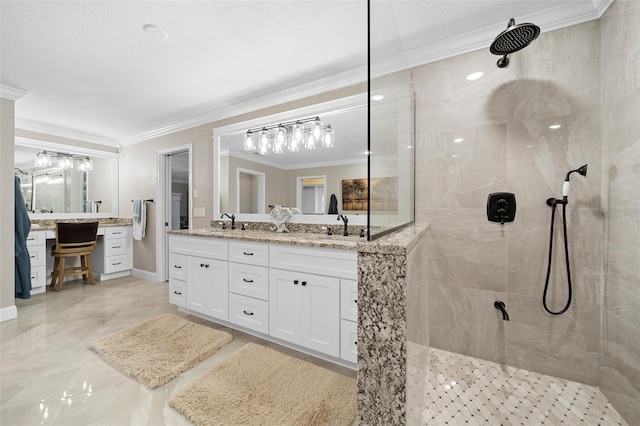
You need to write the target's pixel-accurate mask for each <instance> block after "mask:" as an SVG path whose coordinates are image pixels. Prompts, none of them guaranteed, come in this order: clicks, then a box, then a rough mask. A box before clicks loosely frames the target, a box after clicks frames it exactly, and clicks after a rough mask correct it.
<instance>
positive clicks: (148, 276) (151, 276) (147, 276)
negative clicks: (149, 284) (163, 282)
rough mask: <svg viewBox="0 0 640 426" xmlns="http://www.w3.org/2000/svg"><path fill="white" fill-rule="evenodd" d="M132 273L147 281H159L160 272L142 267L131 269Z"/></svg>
mask: <svg viewBox="0 0 640 426" xmlns="http://www.w3.org/2000/svg"><path fill="white" fill-rule="evenodd" d="M131 275H132V276H134V277H136V278H142V279H144V280H147V281H153V282H154V283H155V282H157V281H158V278H157V277H158V274H156V273H155V272H149V271H145V270H142V269H136V268H133V269H132V270H131Z"/></svg>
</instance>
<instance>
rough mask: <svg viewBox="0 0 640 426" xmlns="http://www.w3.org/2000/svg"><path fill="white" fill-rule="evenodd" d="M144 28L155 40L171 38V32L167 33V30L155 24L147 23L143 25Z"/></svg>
mask: <svg viewBox="0 0 640 426" xmlns="http://www.w3.org/2000/svg"><path fill="white" fill-rule="evenodd" d="M142 29H143V30H144V32H145V33H147V34H149V35H150V36H151V38H153V39H154V40H166V39H168V38H169V34H167V32H166V31H165V30H163V29H162V28H160V27H157V26H155V25H151V24H145V25H143V26H142Z"/></svg>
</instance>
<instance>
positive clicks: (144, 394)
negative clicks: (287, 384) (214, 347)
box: [0, 277, 356, 426]
mask: <svg viewBox="0 0 640 426" xmlns="http://www.w3.org/2000/svg"><path fill="white" fill-rule="evenodd" d="M168 294H169V291H168V288H167V283H154V282H149V281H145V280H142V279H138V278H134V277H127V278H120V279H116V280H110V281H103V282H98V284H97V285H95V286H92V285H87V284H83V283H82V281H77V282H70V283H66V282H65V285H64V289H63V291H61V292H59V293H58V292H47V293H44V294H40V295H36V296H33V297H32V298H31V299H29V300H19V299H18V300H16V305H17V307H18V318H17V319H15V320H10V321H5V322H2V323H0V424H1V425H2V426H11V425H16V426H31V425H65V426H72V425H118V426H119V425H136V426H138V425H153V426H160V425H171V426H180V425H189V424H191V423H190V422H189V421H188V420H187V419H186V418H185V417H183V416H182V415H181V414H180V413H178V412H177V411H175V410H174V409H173V408H171V407H169V405H168V404H167V401H168V399H169V397H170V396H171V395H172V394H173V393H174V392H175V391H176V390H178V389H181V388H183V387H184V386H186V385H188V384H189V383H190V382H191V381H192V380H194V379H195V378H197V377H199V376H200V375H202V374H204V373H205V372H206V371H208V370H209V369H210V368H212V367H213V366H215V365H216V364H217V363H218V362H220V361H221V360H222V359H224V358H225V357H227V356H228V355H230V354H231V353H233V352H234V351H235V350H237V349H239V348H240V347H242V346H243V345H244V344H246V343H249V342H257V343H260V344H263V345H265V346H269V347H277V349H278V350H280V351H281V352H283V353H286V354H288V355H291V356H295V357H297V358H300V359H304V360H306V361H309V362H312V363H314V364H316V365H320V366H323V367H325V368H328V369H330V370H332V371H336V372H339V373H342V374H345V375H348V376H350V377H355V376H356V373H355V371H352V370H349V369H346V368H343V367H340V366H337V365H334V364H332V363H329V362H326V361H323V360H319V359H317V358H313V357H311V356H308V355H305V354H301V353H299V352H296V351H293V350H289V349H287V348H284V347H282V346H279V345H275V344H272V343H270V342H266V341H263V340H261V339H258V338H256V337H254V336H251V335H247V334H245V333H241V332H238V331H235V330H231V329H229V328H227V327H222V326H219V325H216V324H213V323H210V322H208V321H205V320H202V319H200V318H197V317H194V316H191V315H187V314H184V313H181V312H179V311H178V310H177V308H176V307H175V306H174V305H171V304H169V301H168ZM167 312H172V313H175V314H176V315H180V316H183V317H185V318H188V319H189V320H191V321H194V322H198V323H200V324H207V325H209V326H211V327H214V328H219V329H223V330H225V331H228V332H230V333H231V334H232V335H233V336H234V340H233V341H232V342H231V343H229V344H228V345H226V346H224V347H223V348H222V349H220V350H219V351H218V352H217V353H216V354H214V355H213V356H211V357H210V358H208V359H206V360H205V361H203V362H201V363H200V364H198V365H197V366H195V367H194V368H192V369H191V370H188V371H186V372H184V373H182V374H181V375H180V376H179V377H178V378H176V379H175V380H173V381H171V382H169V383H168V384H166V385H164V386H161V387H159V388H156V389H154V390H149V389H147V388H146V387H144V386H142V385H140V384H138V383H137V382H136V381H134V380H132V379H130V378H128V377H125V376H124V375H122V374H120V373H119V372H118V371H116V370H114V369H113V368H111V367H109V366H108V365H107V364H105V363H104V362H103V361H101V360H100V359H99V358H98V357H97V356H96V355H95V354H94V353H93V352H92V351H90V350H89V349H88V348H87V347H88V345H89V343H90V342H92V341H93V340H95V339H97V338H99V337H101V336H104V335H106V334H109V333H113V332H115V331H118V330H121V329H123V328H126V327H129V326H132V325H135V324H137V323H139V322H140V321H143V320H145V319H148V318H151V317H153V316H156V315H160V314H163V313H167Z"/></svg>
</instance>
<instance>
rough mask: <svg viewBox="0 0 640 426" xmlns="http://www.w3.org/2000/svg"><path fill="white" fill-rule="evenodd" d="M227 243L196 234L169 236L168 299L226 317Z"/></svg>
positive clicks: (220, 317)
mask: <svg viewBox="0 0 640 426" xmlns="http://www.w3.org/2000/svg"><path fill="white" fill-rule="evenodd" d="M228 256H229V250H228V243H227V242H226V241H223V240H217V239H212V238H200V237H183V236H178V235H171V236H170V237H169V301H170V302H171V303H174V304H176V305H178V306H180V307H183V308H187V309H190V310H192V311H195V312H199V313H201V314H204V315H207V316H210V317H213V318H217V319H221V320H224V321H228V319H229V269H228V265H227V259H228Z"/></svg>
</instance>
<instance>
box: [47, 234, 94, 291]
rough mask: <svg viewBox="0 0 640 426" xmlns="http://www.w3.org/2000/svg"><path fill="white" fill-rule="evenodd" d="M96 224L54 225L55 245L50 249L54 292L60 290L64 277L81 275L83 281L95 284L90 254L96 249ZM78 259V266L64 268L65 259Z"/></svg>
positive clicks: (51, 285)
mask: <svg viewBox="0 0 640 426" xmlns="http://www.w3.org/2000/svg"><path fill="white" fill-rule="evenodd" d="M97 237H98V222H79V223H66V222H58V223H56V244H55V245H54V246H53V247H52V248H51V256H53V257H54V261H53V272H51V284H50V285H49V287H52V288H53V289H54V290H55V291H60V290H62V282H63V281H64V277H71V276H75V275H82V279H83V280H84V281H87V280H89V282H90V283H91V284H95V283H96V282H95V279H94V278H93V263H92V262H91V253H93V251H94V250H95V248H96V239H97ZM78 256H79V257H80V266H73V267H65V263H66V259H67V257H78Z"/></svg>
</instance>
